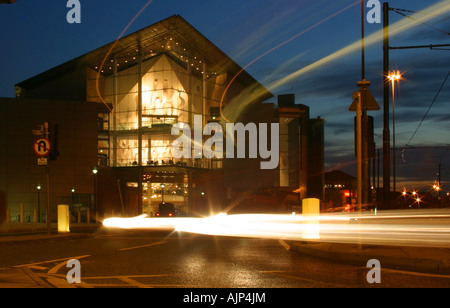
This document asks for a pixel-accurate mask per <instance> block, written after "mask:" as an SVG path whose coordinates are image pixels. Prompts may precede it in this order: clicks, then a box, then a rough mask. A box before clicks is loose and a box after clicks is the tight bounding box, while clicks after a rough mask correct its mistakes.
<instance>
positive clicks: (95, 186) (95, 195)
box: [88, 168, 98, 221]
mask: <svg viewBox="0 0 450 308" xmlns="http://www.w3.org/2000/svg"><path fill="white" fill-rule="evenodd" d="M92 173H93V174H94V210H95V211H97V197H98V196H97V173H98V170H97V168H94V169H92ZM88 221H89V217H88Z"/></svg>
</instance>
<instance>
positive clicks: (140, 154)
mask: <svg viewBox="0 0 450 308" xmlns="http://www.w3.org/2000/svg"><path fill="white" fill-rule="evenodd" d="M137 59H138V66H137V75H138V103H137V104H138V106H137V109H138V110H137V112H138V134H137V138H138V181H137V183H138V204H137V205H138V213H137V214H138V215H140V214H142V48H141V44H138V56H137Z"/></svg>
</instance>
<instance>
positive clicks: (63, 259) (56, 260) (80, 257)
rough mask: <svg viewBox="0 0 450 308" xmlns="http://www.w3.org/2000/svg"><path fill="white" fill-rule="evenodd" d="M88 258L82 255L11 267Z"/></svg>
mask: <svg viewBox="0 0 450 308" xmlns="http://www.w3.org/2000/svg"><path fill="white" fill-rule="evenodd" d="M87 257H90V255H84V256H78V257H69V258H62V259H55V260H49V261H41V262H34V263H28V264H22V265H15V266H13V267H32V266H35V265H39V264H44V263H52V262H59V261H69V260H71V259H82V258H87Z"/></svg>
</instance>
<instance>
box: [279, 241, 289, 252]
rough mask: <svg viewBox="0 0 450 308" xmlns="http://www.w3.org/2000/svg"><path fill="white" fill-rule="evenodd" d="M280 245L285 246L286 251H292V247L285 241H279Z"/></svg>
mask: <svg viewBox="0 0 450 308" xmlns="http://www.w3.org/2000/svg"><path fill="white" fill-rule="evenodd" d="M278 243H279V244H280V245H281V246H283V248H284V249H286V250H290V249H291V246H290V245H289V244H287V243H286V242H285V241H283V240H278Z"/></svg>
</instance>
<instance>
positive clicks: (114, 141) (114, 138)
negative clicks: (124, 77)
mask: <svg viewBox="0 0 450 308" xmlns="http://www.w3.org/2000/svg"><path fill="white" fill-rule="evenodd" d="M117 93H118V76H117V59H114V70H113V93H112V95H113V99H112V101H113V110H112V114H111V116H112V119H111V120H112V130H113V131H112V145H111V143H110V144H109V148H110V155H111V152H112V162H111V158H110V166H111V163H112V165H113V166H114V167H116V166H117V136H116V131H117V113H116V110H117V103H118V102H119V101H118V99H117ZM111 149H112V151H111Z"/></svg>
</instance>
